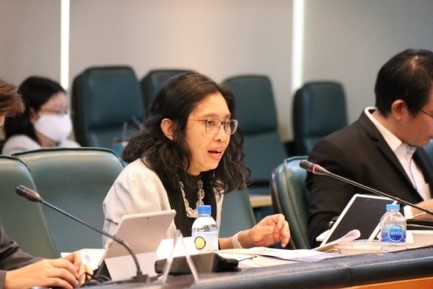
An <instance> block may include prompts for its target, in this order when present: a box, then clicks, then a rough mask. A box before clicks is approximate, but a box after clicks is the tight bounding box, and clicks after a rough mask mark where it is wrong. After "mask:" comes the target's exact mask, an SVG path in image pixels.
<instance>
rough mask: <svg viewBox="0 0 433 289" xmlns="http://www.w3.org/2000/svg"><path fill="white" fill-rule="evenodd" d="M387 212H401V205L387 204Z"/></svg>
mask: <svg viewBox="0 0 433 289" xmlns="http://www.w3.org/2000/svg"><path fill="white" fill-rule="evenodd" d="M386 210H387V211H400V205H399V204H386Z"/></svg>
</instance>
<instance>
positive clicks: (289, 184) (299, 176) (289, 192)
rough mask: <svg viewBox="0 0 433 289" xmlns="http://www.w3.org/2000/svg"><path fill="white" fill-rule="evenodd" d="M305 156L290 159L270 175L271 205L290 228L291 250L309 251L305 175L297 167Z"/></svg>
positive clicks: (304, 172) (303, 171)
mask: <svg viewBox="0 0 433 289" xmlns="http://www.w3.org/2000/svg"><path fill="white" fill-rule="evenodd" d="M306 159H307V156H295V157H290V158H288V159H286V160H284V162H283V163H282V164H280V165H279V166H278V167H276V168H275V170H274V171H273V173H272V203H273V206H274V210H275V211H276V212H277V213H281V214H283V215H284V216H285V217H286V220H287V222H288V223H289V226H290V233H291V238H290V243H289V245H288V246H289V247H290V248H291V249H309V248H310V243H309V239H308V215H309V213H308V199H307V197H308V195H307V188H306V186H305V179H306V177H307V173H306V171H305V170H304V169H302V168H300V167H299V162H300V161H301V160H306Z"/></svg>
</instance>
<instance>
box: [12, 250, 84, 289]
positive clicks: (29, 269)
mask: <svg viewBox="0 0 433 289" xmlns="http://www.w3.org/2000/svg"><path fill="white" fill-rule="evenodd" d="M85 272H90V270H89V269H88V268H87V266H85V265H83V264H82V263H81V256H80V254H79V253H78V252H76V253H72V254H70V255H68V256H66V257H64V258H59V259H51V260H50V259H44V260H41V261H38V262H36V263H33V264H30V265H27V266H25V267H23V268H20V269H16V270H11V271H8V272H7V273H6V279H5V283H4V289H26V288H31V287H35V286H40V287H61V288H67V289H72V288H76V287H78V285H79V284H80V283H83V282H84V281H85V275H86V274H85ZM79 279H81V280H79Z"/></svg>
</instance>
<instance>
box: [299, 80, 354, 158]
mask: <svg viewBox="0 0 433 289" xmlns="http://www.w3.org/2000/svg"><path fill="white" fill-rule="evenodd" d="M292 118H293V119H292V124H293V134H294V140H295V147H296V154H297V155H308V154H309V153H310V151H311V149H312V148H313V146H314V145H315V144H316V142H317V141H318V140H319V139H321V138H322V137H324V136H326V135H328V134H330V133H332V132H334V131H336V130H339V129H341V128H343V127H345V126H347V112H346V99H345V93H344V90H343V86H342V85H341V84H340V83H338V82H332V81H320V82H309V83H306V84H304V85H303V86H302V87H301V88H300V89H298V90H297V91H296V93H295V97H294V100H293V107H292Z"/></svg>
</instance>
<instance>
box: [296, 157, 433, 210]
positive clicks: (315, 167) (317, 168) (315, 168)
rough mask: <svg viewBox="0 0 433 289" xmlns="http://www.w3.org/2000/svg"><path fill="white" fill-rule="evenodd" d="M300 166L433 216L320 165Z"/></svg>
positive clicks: (306, 162)
mask: <svg viewBox="0 0 433 289" xmlns="http://www.w3.org/2000/svg"><path fill="white" fill-rule="evenodd" d="M299 166H300V167H301V168H303V169H304V170H306V171H309V172H311V173H313V174H315V175H324V176H328V177H331V178H334V179H337V180H339V181H342V182H344V183H347V184H350V185H352V186H355V187H358V188H361V189H363V190H366V191H368V192H370V193H373V194H376V195H379V196H382V197H387V198H389V199H391V200H394V201H396V202H399V203H401V204H404V205H407V206H409V207H412V208H415V209H418V210H420V211H422V212H425V213H427V214H429V215H433V212H432V211H430V210H427V209H424V208H421V207H419V206H417V205H415V204H412V203H410V202H407V201H405V200H402V199H400V198H397V197H395V196H392V195H389V194H386V193H384V192H381V191H379V190H376V189H373V188H370V187H368V186H366V185H363V184H360V183H357V182H355V181H352V180H350V179H347V178H345V177H342V176H339V175H337V174H334V173H331V172H330V171H328V170H327V169H325V168H324V167H322V166H320V165H318V164H315V163H311V162H309V161H306V160H302V161H300V162H299Z"/></svg>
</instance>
